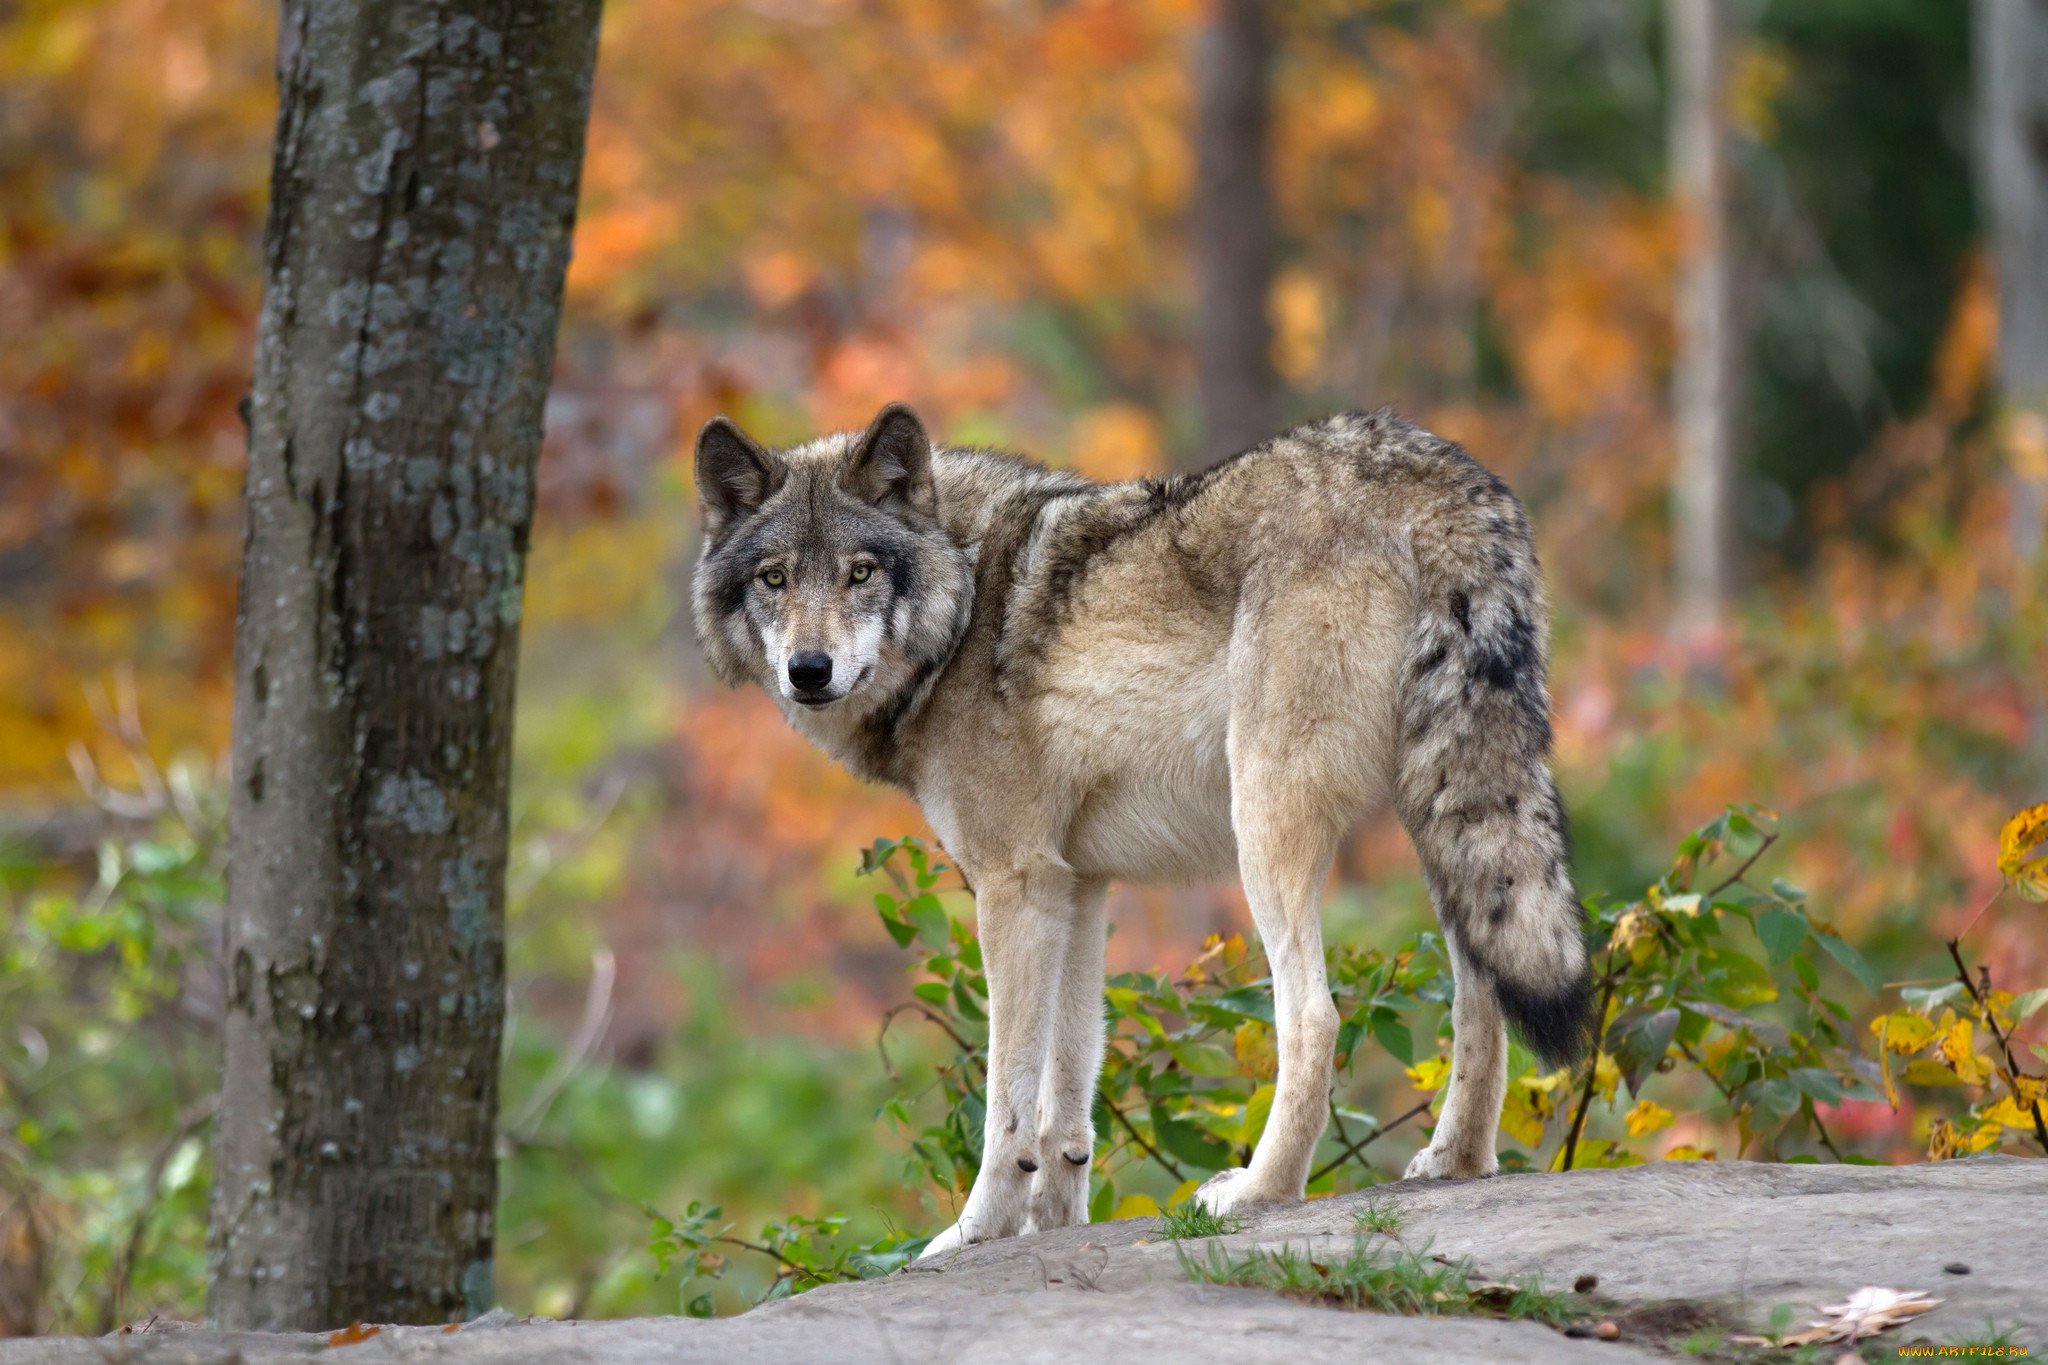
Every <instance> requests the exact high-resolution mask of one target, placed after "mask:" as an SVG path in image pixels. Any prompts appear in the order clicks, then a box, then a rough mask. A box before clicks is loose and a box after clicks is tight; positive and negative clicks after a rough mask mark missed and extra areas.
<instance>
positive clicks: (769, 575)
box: [761, 569, 789, 588]
mask: <svg viewBox="0 0 2048 1365" xmlns="http://www.w3.org/2000/svg"><path fill="white" fill-rule="evenodd" d="M761 581H762V582H763V583H765V584H767V585H768V586H769V587H771V588H779V587H781V586H782V585H783V584H784V583H787V582H788V581H789V579H787V578H786V577H784V576H783V572H782V570H780V569H766V570H763V571H762V574H761Z"/></svg>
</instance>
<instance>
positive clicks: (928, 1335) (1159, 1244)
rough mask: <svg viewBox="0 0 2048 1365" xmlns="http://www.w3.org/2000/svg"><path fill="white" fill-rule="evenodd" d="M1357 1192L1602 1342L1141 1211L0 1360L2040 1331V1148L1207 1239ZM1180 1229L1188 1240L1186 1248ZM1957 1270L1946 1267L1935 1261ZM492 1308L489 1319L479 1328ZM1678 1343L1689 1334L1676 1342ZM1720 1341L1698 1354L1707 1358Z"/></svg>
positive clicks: (1587, 1343)
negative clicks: (682, 1291) (605, 1293)
mask: <svg viewBox="0 0 2048 1365" xmlns="http://www.w3.org/2000/svg"><path fill="white" fill-rule="evenodd" d="M1368 1199H1377V1200H1379V1201H1381V1202H1382V1203H1384V1204H1387V1205H1391V1206H1392V1207H1393V1208H1395V1209H1396V1210H1398V1212H1399V1213H1400V1215H1401V1218H1402V1230H1401V1233H1400V1239H1401V1241H1402V1243H1403V1244H1404V1245H1406V1246H1407V1247H1409V1248H1412V1249H1416V1250H1422V1249H1424V1248H1426V1249H1427V1250H1428V1251H1429V1252H1431V1253H1433V1254H1443V1255H1447V1256H1450V1257H1453V1258H1463V1257H1469V1258H1470V1259H1471V1260H1472V1262H1473V1264H1474V1267H1475V1269H1476V1270H1477V1271H1478V1272H1479V1273H1480V1274H1482V1275H1484V1276H1487V1277H1489V1278H1493V1279H1508V1278H1511V1277H1515V1276H1520V1275H1526V1274H1530V1273H1535V1274H1539V1275H1541V1276H1542V1277H1543V1281H1544V1283H1545V1285H1546V1287H1551V1288H1557V1289H1570V1288H1571V1286H1572V1285H1573V1284H1574V1282H1575V1281H1577V1280H1578V1279H1579V1278H1580V1277H1582V1276H1586V1275H1595V1276H1598V1278H1599V1284H1598V1287H1597V1289H1595V1290H1593V1291H1592V1294H1591V1297H1590V1298H1589V1299H1588V1300H1587V1306H1588V1316H1589V1317H1591V1318H1604V1319H1607V1320H1611V1321H1615V1322H1617V1323H1618V1324H1619V1326H1620V1339H1619V1340H1617V1341H1613V1342H1608V1341H1601V1340H1597V1339H1583V1338H1573V1337H1568V1336H1566V1335H1564V1334H1563V1333H1561V1332H1558V1331H1555V1330H1552V1329H1550V1328H1548V1327H1544V1326H1540V1325H1538V1324H1535V1323H1529V1322H1503V1321H1494V1320H1490V1319H1484V1318H1408V1317H1392V1316H1382V1315H1378V1314H1371V1313H1353V1312H1345V1311H1341V1310H1336V1309H1330V1308H1323V1307H1317V1306H1312V1305H1308V1304H1302V1303H1297V1302H1295V1301H1293V1300H1290V1299H1286V1298H1283V1297H1280V1296H1278V1295H1274V1294H1269V1293H1265V1292H1262V1291H1258V1290H1250V1289H1224V1288H1218V1287H1214V1286H1205V1285H1195V1284H1191V1283H1189V1282H1188V1281H1187V1279H1186V1277H1185V1275H1184V1274H1183V1272H1182V1269H1181V1266H1180V1262H1179V1259H1178V1256H1177V1253H1176V1249H1175V1247H1174V1245H1173V1244H1172V1243H1171V1242H1169V1241H1166V1240H1164V1239H1160V1238H1157V1237H1156V1230H1157V1220H1155V1219H1151V1218H1128V1219H1124V1220H1122V1221H1121V1222H1115V1223H1097V1224H1094V1225H1092V1226H1089V1227H1077V1228H1066V1229H1062V1230H1060V1231H1058V1232H1050V1233H1041V1234H1037V1235H1033V1236H1028V1237H1015V1238H1010V1239H1008V1240H1005V1241H1000V1242H991V1243H987V1244H985V1245H983V1246H978V1247H972V1248H969V1249H967V1250H966V1251H963V1252H962V1253H960V1254H959V1255H958V1256H955V1257H953V1258H952V1259H951V1260H950V1261H949V1262H948V1263H947V1264H945V1265H943V1266H938V1267H933V1268H919V1269H916V1270H911V1271H907V1272H904V1273H900V1274H896V1275H892V1276H889V1277H888V1278H886V1279H881V1280H872V1281H869V1282H867V1283H864V1284H849V1285H834V1286H829V1287H826V1288H822V1289H817V1290H813V1291H812V1292H810V1293H808V1294H804V1295H801V1296H799V1297H797V1298H794V1299H789V1300H785V1301H783V1302H780V1303H776V1304H772V1305H770V1306H768V1307H766V1308H762V1309H759V1310H756V1311H755V1312H751V1313H748V1314H746V1315H744V1316H742V1317H737V1318H723V1319H718V1320H715V1321H699V1320H695V1319H690V1318H638V1319H625V1320H616V1321H608V1322H585V1323H535V1324H519V1323H515V1322H512V1321H511V1320H510V1319H509V1318H507V1317H506V1315H504V1314H502V1313H496V1314H493V1315H492V1316H491V1317H488V1318H485V1319H480V1320H478V1322H476V1323H474V1324H469V1325H467V1326H465V1327H464V1328H463V1329H462V1330H459V1331H454V1332H448V1331H444V1330H442V1329H439V1328H424V1327H404V1328H387V1329H386V1330H384V1331H383V1332H381V1333H379V1334H378V1335H376V1336H374V1337H371V1338H370V1339H369V1340H367V1341H364V1342H362V1343H360V1344H358V1345H352V1346H344V1347H335V1348H329V1347H328V1346H327V1344H326V1340H327V1339H326V1337H325V1336H322V1335H312V1334H303V1335H302V1334H275V1335H273V1334H263V1333H222V1332H209V1331H204V1330H200V1329H184V1330H176V1331H170V1332H161V1331H155V1332H148V1333H130V1334H127V1335H115V1336H109V1337H99V1338H78V1337H71V1338H58V1337H50V1338H40V1339H32V1340H21V1341H12V1342H0V1365H60V1362H61V1365H72V1363H73V1362H80V1363H81V1365H82V1363H84V1362H91V1365H130V1363H131V1362H132V1363H133V1365H231V1363H232V1365H272V1362H284V1361H296V1360H301V1359H304V1358H305V1357H308V1356H312V1355H316V1354H317V1355H320V1356H322V1357H324V1358H327V1359H330V1360H333V1361H335V1362H336V1365H377V1363H378V1362H384V1361H419V1362H451V1363H452V1362H463V1363H467V1362H479V1363H481V1362H492V1363H493V1365H497V1363H498V1362H504V1363H505V1365H510V1363H511V1362H525V1361H533V1362H551V1363H552V1362H585V1361H588V1362H593V1363H596V1362H604V1363H605V1365H638V1363H639V1362H655V1361H661V1362H697V1361H703V1362H718V1363H719V1365H753V1363H754V1362H760V1363H761V1365H786V1363H788V1362H809V1361H818V1362H833V1363H834V1365H840V1363H841V1362H844V1363H845V1365H866V1362H877V1365H881V1363H882V1362H891V1363H893V1362H910V1361H922V1360H953V1359H961V1360H968V1361H973V1362H975V1365H981V1363H982V1362H1013V1361H1014V1362H1047V1363H1048V1365H1051V1363H1052V1362H1067V1361H1075V1360H1093V1361H1106V1362H1110V1365H1146V1363H1148V1362H1155V1361H1156V1362H1162V1363H1163V1362H1174V1365H1184V1363H1185V1362H1194V1361H1212V1360H1213V1361H1219V1362H1222V1361H1227V1362H1230V1365H1258V1363H1259V1362H1267V1361H1271V1362H1282V1361H1285V1362H1288V1363H1289V1365H1297V1363H1298V1362H1304V1361H1309V1362H1315V1361H1340V1360H1343V1361H1358V1360H1362V1361H1380V1360H1386V1361H1402V1360H1428V1361H1431V1362H1461V1361H1473V1362H1478V1361H1487V1362H1528V1363H1529V1365H1548V1363H1549V1362H1570V1361H1606V1362H1612V1363H1613V1365H1621V1362H1624V1361H1647V1360H1669V1359H1671V1358H1673V1357H1674V1356H1680V1357H1681V1358H1686V1359H1695V1358H1698V1357H1697V1356H1691V1355H1685V1354H1684V1353H1682V1352H1681V1351H1680V1349H1679V1347H1678V1344H1677V1343H1678V1341H1679V1340H1680V1339H1681V1338H1682V1337H1683V1336H1685V1335H1687V1334H1689V1333H1690V1332H1692V1331H1693V1330H1695V1329H1696V1327H1697V1325H1698V1324H1699V1323H1700V1322H1702V1321H1706V1320H1709V1319H1711V1320H1712V1321H1714V1322H1718V1323H1722V1324H1735V1325H1738V1326H1744V1325H1746V1326H1748V1327H1750V1328H1758V1327H1761V1326H1762V1325H1763V1324H1764V1323H1765V1322H1766V1321H1767V1320H1768V1318H1769V1316H1770V1312H1771V1309H1772V1308H1773V1307H1774V1306H1775V1305H1778V1304H1790V1305H1792V1308H1793V1312H1794V1314H1795V1316H1794V1319H1793V1321H1794V1322H1795V1323H1796V1324H1799V1325H1802V1326H1803V1325H1804V1324H1805V1323H1806V1322H1807V1321H1809V1320H1810V1319H1811V1318H1812V1317H1813V1316H1814V1312H1813V1310H1814V1309H1816V1308H1817V1307H1818V1306H1819V1305H1822V1304H1828V1303H1837V1302H1840V1301H1841V1300H1842V1299H1843V1298H1844V1297H1846V1296H1847V1295H1848V1294H1849V1293H1850V1292H1851V1291H1853V1290H1855V1289H1857V1288H1859V1287H1861V1286H1864V1285H1883V1286H1886V1287H1888V1288H1894V1289H1909V1290H1914V1289H1917V1290H1922V1291H1924V1292H1926V1293H1928V1294H1930V1295H1932V1296H1933V1297H1935V1298H1937V1299H1940V1300H1941V1301H1942V1303H1941V1306H1940V1307H1939V1308H1938V1309H1936V1310H1935V1311H1934V1312H1932V1313H1929V1314H1927V1315H1926V1316H1924V1317H1922V1318H1920V1319H1918V1320H1916V1321H1915V1322H1914V1323H1912V1324H1910V1325H1909V1326H1907V1327H1906V1328H1904V1329H1902V1330H1896V1331H1893V1332H1890V1333H1887V1334H1886V1335H1885V1336H1884V1337H1881V1338H1879V1339H1877V1340H1876V1341H1871V1342H1866V1343H1864V1345H1863V1356H1864V1358H1865V1359H1867V1360H1873V1361H1874V1360H1879V1359H1889V1358H1891V1357H1892V1355H1893V1352H1894V1350H1895V1348H1896V1346H1897V1345H1898V1344H1901V1343H1903V1342H1905V1341H1910V1340H1916V1339H1925V1340H1928V1341H1933V1342H1957V1341H1961V1340H1964V1339H1966V1338H1969V1337H1972V1336H1977V1337H1982V1336H1983V1335H1985V1334H1986V1324H1987V1322H1988V1323H1990V1324H1992V1325H1993V1327H1994V1328H1995V1330H1998V1331H2003V1332H2007V1333H2009V1334H2010V1340H2012V1341H2013V1342H2014V1343H2016V1344H2019V1345H2025V1346H2030V1347H2032V1348H2033V1350H2034V1351H2036V1352H2038V1351H2040V1350H2042V1349H2043V1348H2044V1347H2048V1161H2033V1160H2027V1159H2024V1158H2019V1157H1988V1158H1973V1159H1971V1160H1967V1161H1951V1162H1942V1163H1939V1164H1934V1165H1924V1166H1807V1165H1800V1166H1781V1165H1766V1164H1762V1163H1729V1164H1725V1165H1724V1164H1718V1163H1709V1162H1665V1163H1661V1164H1657V1165H1648V1166H1636V1167H1631V1168H1628V1169H1625V1170H1613V1171H1572V1172H1569V1173H1566V1174H1562V1175H1515V1176H1502V1177H1499V1178H1496V1179H1493V1180H1484V1181H1473V1182H1468V1183H1462V1184H1445V1183H1439V1182H1429V1181H1402V1182H1400V1183H1398V1184H1392V1185H1382V1186H1380V1187H1379V1188H1378V1189H1377V1190H1374V1191H1372V1192H1370V1193H1369V1194H1354V1195H1344V1196H1339V1197H1337V1198H1332V1199H1323V1200H1316V1201H1314V1202H1311V1203H1308V1204H1302V1205H1296V1206H1292V1207H1288V1208H1279V1209H1273V1210H1270V1211H1267V1212H1265V1213H1263V1214H1261V1215H1259V1216H1257V1217H1255V1218H1253V1219H1251V1220H1250V1223H1249V1226H1248V1227H1247V1230H1246V1231H1244V1232H1242V1233H1238V1234H1235V1235H1232V1236H1230V1237H1227V1238H1222V1239H1220V1240H1221V1241H1222V1242H1223V1243H1224V1244H1225V1245H1226V1246H1227V1247H1228V1248H1230V1249H1231V1250H1233V1251H1242V1250H1245V1249H1248V1248H1251V1247H1255V1246H1269V1247H1270V1246H1279V1245H1282V1244H1286V1245H1292V1246H1296V1247H1301V1246H1304V1245H1307V1246H1312V1247H1316V1248H1318V1249H1321V1248H1328V1247H1333V1246H1334V1247H1337V1248H1348V1247H1349V1246H1350V1244H1351V1241H1352V1238H1353V1236H1354V1233H1353V1231H1352V1227H1353V1221H1352V1217H1353V1211H1354V1210H1355V1209H1357V1208H1358V1207H1360V1206H1361V1205H1363V1204H1364V1203H1365V1202H1366V1201H1367V1200H1368ZM1197 1250H1199V1248H1197ZM1961 1267H1967V1273H1958V1268H1961ZM501 1321H502V1322H504V1323H505V1324H506V1325H504V1326H502V1327H497V1326H495V1324H496V1323H498V1322H501ZM1695 1350H1697V1343H1695ZM1738 1356H1739V1353H1735V1352H1730V1351H1726V1350H1720V1351H1714V1352H1710V1353H1709V1354H1708V1356H1707V1358H1708V1359H1710V1360H1711V1359H1736V1358H1738Z"/></svg>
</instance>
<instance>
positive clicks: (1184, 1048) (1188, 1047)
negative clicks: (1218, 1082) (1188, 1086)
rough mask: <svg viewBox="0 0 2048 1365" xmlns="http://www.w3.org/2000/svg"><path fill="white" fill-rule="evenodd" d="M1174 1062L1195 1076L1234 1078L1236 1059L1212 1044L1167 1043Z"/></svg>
mask: <svg viewBox="0 0 2048 1365" xmlns="http://www.w3.org/2000/svg"><path fill="white" fill-rule="evenodd" d="M1166 1050H1167V1051H1168V1052H1170V1053H1172V1054H1173V1058H1174V1060H1175V1061H1177V1062H1179V1063H1180V1064H1181V1066H1182V1067H1183V1068H1184V1069H1186V1070H1188V1071H1191V1072H1193V1073H1194V1074H1195V1075H1197V1076H1235V1075H1236V1074H1237V1058H1235V1057H1233V1056H1231V1055H1230V1054H1229V1053H1228V1052H1225V1051H1224V1050H1223V1049H1222V1048H1220V1047H1217V1046H1216V1045H1215V1044H1214V1043H1168V1044H1167V1045H1166Z"/></svg>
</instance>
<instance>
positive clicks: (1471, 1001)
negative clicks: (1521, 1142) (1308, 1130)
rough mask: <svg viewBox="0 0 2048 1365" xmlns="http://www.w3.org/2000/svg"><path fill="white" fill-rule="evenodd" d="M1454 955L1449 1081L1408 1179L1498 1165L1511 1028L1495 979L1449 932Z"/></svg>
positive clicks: (1447, 1176) (1465, 1175)
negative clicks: (1497, 1131)
mask: <svg viewBox="0 0 2048 1365" xmlns="http://www.w3.org/2000/svg"><path fill="white" fill-rule="evenodd" d="M1446 938H1447V946H1448V948H1449V951H1450V958H1451V981H1452V984H1453V993H1452V996H1451V1079H1450V1083H1449V1085H1448V1087H1447V1088H1446V1090H1445V1093H1444V1107H1443V1112H1442V1114H1441V1115H1439V1116H1438V1118H1437V1121H1436V1131H1435V1132H1433V1133H1432V1134H1431V1135H1430V1139H1429V1146H1427V1147H1425V1148H1423V1149H1422V1150H1421V1151H1419V1152H1417V1153H1416V1154H1415V1159H1414V1160H1412V1161H1410V1162H1409V1163H1408V1170H1407V1178H1408V1179H1410V1180H1415V1179H1436V1180H1470V1179H1472V1178H1474V1177H1477V1176H1484V1175H1492V1174H1493V1173H1494V1172H1495V1171H1497V1170H1499V1169H1500V1161H1499V1159H1498V1158H1497V1157H1496V1156H1495V1155H1494V1150H1493V1142H1494V1139H1493V1132H1494V1129H1496V1128H1498V1127H1499V1126H1500V1106H1501V1100H1502V1099H1503V1098H1504V1097H1505V1096H1506V1094H1507V1086H1508V1031H1507V1022H1506V1020H1505V1019H1503V1018H1502V1016H1501V1009H1500V1000H1499V997H1498V996H1496V995H1495V993H1494V988H1493V982H1491V981H1490V980H1488V979H1487V977H1486V974H1485V973H1484V972H1481V971H1479V970H1478V969H1477V968H1476V967H1474V966H1473V965H1472V963H1471V961H1470V959H1469V958H1467V957H1466V955H1465V954H1464V953H1463V952H1462V951H1460V950H1459V947H1458V939H1457V935H1456V934H1449V935H1447V936H1446Z"/></svg>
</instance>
